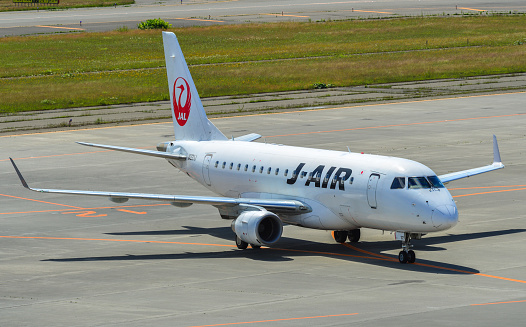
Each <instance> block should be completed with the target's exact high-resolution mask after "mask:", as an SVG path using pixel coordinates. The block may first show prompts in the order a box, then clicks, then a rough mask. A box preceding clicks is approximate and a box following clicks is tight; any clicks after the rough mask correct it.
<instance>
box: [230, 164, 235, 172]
mask: <svg viewBox="0 0 526 327" xmlns="http://www.w3.org/2000/svg"><path fill="white" fill-rule="evenodd" d="M232 167H234V163H233V162H231V163H230V170H232Z"/></svg>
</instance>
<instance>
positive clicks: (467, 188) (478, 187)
mask: <svg viewBox="0 0 526 327" xmlns="http://www.w3.org/2000/svg"><path fill="white" fill-rule="evenodd" d="M523 186H526V185H502V186H475V187H456V188H449V187H448V190H450V191H452V190H453V191H455V190H474V189H483V188H499V187H523Z"/></svg>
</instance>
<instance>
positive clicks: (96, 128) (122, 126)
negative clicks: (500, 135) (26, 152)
mask: <svg viewBox="0 0 526 327" xmlns="http://www.w3.org/2000/svg"><path fill="white" fill-rule="evenodd" d="M522 93H526V92H507V93H494V94H478V95H469V96H463V97H455V98H453V97H452V98H440V99H425V100H412V101H400V102H387V103H375V104H366V105H363V104H362V105H357V106H348V107H331V108H320V109H310V110H308V111H326V110H342V109H350V108H366V107H378V106H387V105H395V104H408V103H420V102H431V101H444V100H457V99H469V98H480V97H489V96H499V95H510V94H522ZM305 111H306V110H293V111H283V112H267V113H261V114H252V115H240V116H228V117H215V118H214V117H209V119H210V120H221V119H232V118H244V117H254V116H268V115H283V114H292V113H298V112H305ZM162 124H173V123H172V121H168V122H157V123H145V124H134V125H118V126H105V127H91V128H80V129H72V130H61V131H50V132H37V133H26V134H14V135H0V138H3V137H15V136H28V135H39V134H52V133H67V132H77V131H91V130H98V129H109V128H126V127H137V126H148V125H162Z"/></svg>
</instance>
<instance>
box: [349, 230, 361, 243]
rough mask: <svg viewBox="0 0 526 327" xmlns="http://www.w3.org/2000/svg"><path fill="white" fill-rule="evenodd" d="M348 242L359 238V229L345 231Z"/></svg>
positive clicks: (353, 241)
mask: <svg viewBox="0 0 526 327" xmlns="http://www.w3.org/2000/svg"><path fill="white" fill-rule="evenodd" d="M347 238H348V239H349V242H351V243H356V242H358V241H359V240H360V229H353V230H350V231H348V232H347Z"/></svg>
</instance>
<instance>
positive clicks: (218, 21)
mask: <svg viewBox="0 0 526 327" xmlns="http://www.w3.org/2000/svg"><path fill="white" fill-rule="evenodd" d="M173 19H179V20H197V21H199V22H214V23H224V21H223V20H213V19H198V18H173Z"/></svg>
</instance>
